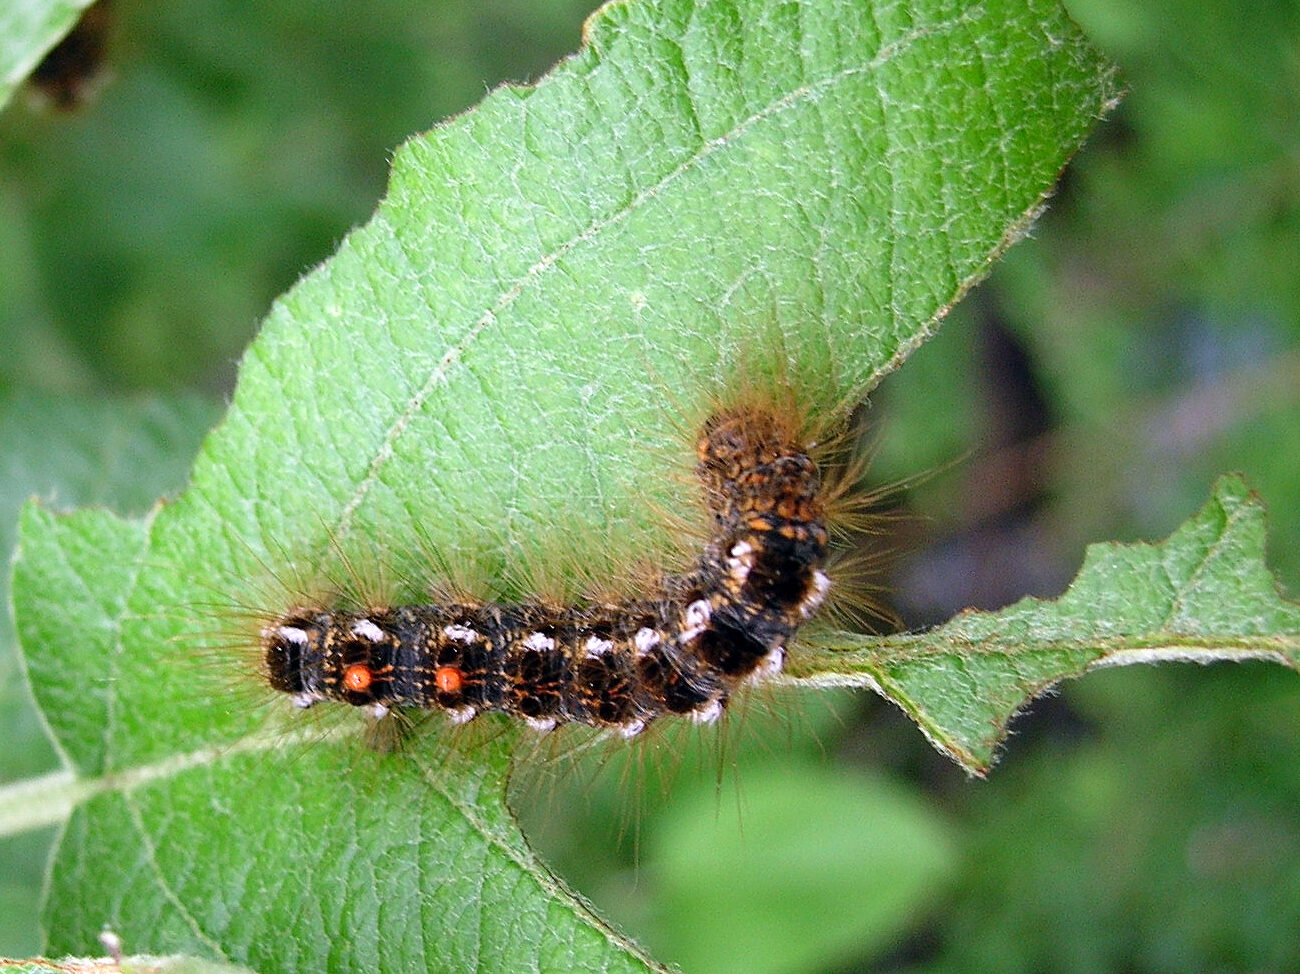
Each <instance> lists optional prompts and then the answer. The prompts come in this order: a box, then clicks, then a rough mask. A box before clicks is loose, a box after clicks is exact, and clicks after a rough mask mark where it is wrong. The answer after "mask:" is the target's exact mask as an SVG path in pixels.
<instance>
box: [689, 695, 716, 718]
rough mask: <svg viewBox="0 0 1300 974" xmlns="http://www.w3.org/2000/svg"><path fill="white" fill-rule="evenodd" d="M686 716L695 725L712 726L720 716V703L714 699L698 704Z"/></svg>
mask: <svg viewBox="0 0 1300 974" xmlns="http://www.w3.org/2000/svg"><path fill="white" fill-rule="evenodd" d="M687 716H688V717H690V718H691V720H693V721H694V722H695V723H697V724H712V723H713V722H714V721H716V720H717V719H718V718H719V717H721V716H722V701H721V700H720V699H718V698H716V697H715V698H714V699H713V700H709V701H708V702H706V703H702V704H700V705H699V706H698V707H696V708H695V709H694V710H692V711H691V712H690V713H689V714H687Z"/></svg>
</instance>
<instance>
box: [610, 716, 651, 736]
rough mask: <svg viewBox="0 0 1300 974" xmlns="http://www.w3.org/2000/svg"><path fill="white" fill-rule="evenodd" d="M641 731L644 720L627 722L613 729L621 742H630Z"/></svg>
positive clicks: (643, 727) (643, 728)
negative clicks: (621, 739)
mask: <svg viewBox="0 0 1300 974" xmlns="http://www.w3.org/2000/svg"><path fill="white" fill-rule="evenodd" d="M643 730H645V721H644V720H629V721H628V722H627V723H625V724H618V725H617V726H616V727H615V728H614V731H615V732H616V733H617V734H618V736H619V737H621V738H623V740H625V741H630V740H631V739H632V738H634V737H636V736H637V735H638V734H640V733H641V732H642V731H643Z"/></svg>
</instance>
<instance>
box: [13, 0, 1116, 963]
mask: <svg viewBox="0 0 1300 974" xmlns="http://www.w3.org/2000/svg"><path fill="white" fill-rule="evenodd" d="M1114 97H1115V89H1114V82H1113V79H1112V78H1111V75H1110V73H1109V70H1108V68H1107V66H1106V65H1105V64H1104V63H1103V62H1102V61H1101V59H1100V58H1099V57H1098V56H1097V55H1096V54H1095V53H1094V52H1092V51H1091V50H1090V49H1089V48H1088V47H1087V45H1086V44H1085V43H1084V42H1083V40H1082V38H1081V37H1080V36H1079V34H1078V32H1077V30H1076V29H1075V28H1074V27H1073V26H1072V25H1071V24H1070V23H1069V21H1068V19H1066V18H1065V16H1064V15H1063V13H1062V12H1061V10H1060V8H1059V7H1058V6H1057V5H1056V4H1055V3H1048V2H1045V0H1018V2H1016V0H992V2H989V3H985V4H980V5H970V4H966V3H960V2H943V0H925V2H920V3H916V4H911V5H908V6H907V7H906V8H903V7H898V6H894V5H888V4H879V5H876V4H873V3H870V2H868V0H817V2H814V0H804V2H801V3H799V2H796V3H791V2H777V0H767V2H753V3H746V4H732V3H723V2H714V3H692V2H688V0H660V2H638V0H632V2H625V3H615V4H611V5H609V6H607V7H605V8H603V10H602V11H601V12H600V13H599V14H597V15H596V17H594V18H593V20H592V21H591V22H590V23H589V24H588V28H587V33H586V44H585V46H584V48H583V49H582V51H581V52H580V53H579V54H577V55H576V56H575V57H574V58H572V59H571V60H569V61H567V62H565V63H564V64H562V65H561V66H560V67H559V68H557V69H556V70H555V71H554V72H553V73H552V74H551V75H549V76H548V77H547V78H545V79H544V80H543V81H542V82H540V83H539V84H538V85H537V86H536V87H534V88H528V89H523V88H502V89H500V90H498V91H496V92H495V93H493V94H492V95H491V96H489V97H488V98H487V99H486V100H485V101H484V102H483V103H482V105H480V106H479V107H478V108H477V109H476V110H474V111H472V112H470V113H467V114H466V115H463V116H461V117H460V118H458V119H455V120H454V121H452V122H450V123H448V124H446V125H444V126H441V127H439V128H437V129H435V130H433V131H432V132H430V133H428V134H427V135H424V136H421V137H419V138H416V139H414V140H412V141H411V142H410V143H408V144H407V145H406V146H405V147H403V148H402V149H401V150H400V151H399V153H398V154H397V157H396V158H395V160H394V165H393V174H392V181H391V185H390V189H389V193H388V196H387V198H386V199H385V201H384V202H383V204H382V205H381V206H380V208H379V210H378V211H377V212H376V214H375V216H374V218H373V219H372V220H371V221H370V222H369V223H368V224H367V225H366V226H364V227H362V228H360V229H359V230H357V231H355V232H354V233H353V234H351V235H350V236H349V237H348V239H347V240H346V241H345V242H344V243H343V245H342V246H341V247H340V249H339V252H338V253H337V255H336V256H335V257H333V258H332V259H331V260H330V261H329V262H327V263H326V264H325V265H323V266H322V267H320V268H318V269H317V270H316V271H315V272H313V273H312V274H310V275H309V276H308V277H306V278H305V279H304V280H303V281H302V282H301V283H300V284H299V285H298V286H297V287H295V288H294V289H293V290H292V291H290V292H289V293H288V294H287V295H285V296H284V298H283V299H282V300H281V301H280V302H279V303H278V304H277V306H276V308H275V309H274V310H273V311H272V313H271V315H270V316H269V317H268V319H267V321H266V323H265V326H264V328H263V331H262V333H261V335H260V337H259V338H258V340H257V342H256V343H255V344H254V345H253V347H252V348H251V349H250V350H249V353H248V355H247V357H246V358H245V360H244V362H243V365H242V367H241V371H240V383H239V388H238V390H237V392H236V395H235V398H234V402H233V404H232V406H231V409H230V412H229V414H228V416H227V418H226V420H225V422H224V424H223V425H222V426H221V427H220V429H219V430H218V431H217V432H216V433H215V434H214V435H213V436H212V437H211V439H210V440H209V441H208V442H207V444H206V445H205V447H204V449H203V451H202V453H201V455H200V458H199V461H198V463H197V464H196V466H195V469H194V474H193V479H192V484H191V488H190V489H189V490H188V491H187V492H186V493H185V494H184V495H183V496H182V497H181V498H180V499H178V500H177V501H176V502H175V503H174V504H172V505H169V506H167V507H165V508H163V509H161V510H160V511H158V513H157V514H156V516H154V517H153V518H152V520H150V521H147V522H142V523H127V522H120V521H115V520H113V519H111V518H108V517H99V516H95V515H84V516H78V517H75V518H72V519H69V520H67V521H62V522H59V521H57V520H56V519H54V518H52V517H50V516H49V515H47V514H45V513H44V512H41V511H39V510H36V509H33V510H31V511H29V512H28V514H27V516H26V519H25V523H24V532H23V540H22V546H23V547H22V553H21V556H20V558H19V560H18V562H17V564H16V569H15V582H14V584H15V589H14V592H15V600H16V604H17V605H18V606H19V607H20V608H19V620H18V621H19V628H20V632H21V635H22V639H23V643H24V646H25V647H26V650H27V653H28V665H29V669H30V673H31V679H32V685H33V689H34V692H35V694H36V696H37V698H38V700H39V701H40V702H41V703H42V706H43V707H44V710H45V714H46V717H47V720H48V722H49V725H50V728H51V731H52V733H53V734H54V736H55V738H56V739H57V741H58V743H59V746H60V747H61V749H62V751H63V753H64V754H65V755H66V756H67V760H68V762H69V766H70V767H71V769H72V770H73V771H74V772H75V775H76V780H77V782H79V783H80V786H81V788H82V789H83V790H82V792H80V793H79V798H81V799H83V800H82V802H81V804H80V805H79V807H78V808H77V809H76V811H75V812H74V813H73V815H72V817H71V820H70V821H69V822H68V825H67V828H66V830H65V833H64V836H63V840H62V843H61V845H60V847H59V849H58V852H57V855H56V857H55V861H54V864H53V869H52V873H51V885H50V892H49V900H48V905H47V909H46V925H47V927H48V928H49V929H50V931H51V944H52V945H53V946H54V947H55V948H56V949H59V950H70V951H71V950H78V949H82V950H84V949H85V945H86V944H87V943H88V942H89V941H90V940H91V939H92V938H93V937H94V936H95V934H96V933H97V932H98V930H99V929H100V927H101V926H102V925H103V924H104V923H109V924H110V925H111V926H112V927H113V928H114V929H115V930H117V931H118V932H120V933H121V934H122V935H123V936H124V937H125V938H127V939H128V942H131V943H133V944H135V943H138V944H141V945H147V946H148V947H150V948H151V949H166V950H185V951H187V952H191V951H192V952H196V953H201V954H204V955H210V956H214V957H219V958H223V959H231V960H235V961H237V962H240V963H248V964H251V965H252V966H254V967H257V968H258V969H268V970H269V969H275V970H311V971H319V970H326V969H328V970H367V971H373V970H389V969H402V970H408V969H416V968H423V969H437V970H477V971H494V970H508V971H517V970H578V969H581V970H601V971H608V970H645V969H648V968H654V967H655V965H654V964H653V962H652V961H650V960H649V959H647V958H646V957H644V956H643V955H642V954H641V953H640V952H639V951H638V950H637V949H636V948H635V947H634V946H633V945H631V944H630V943H628V942H627V941H626V940H625V939H623V938H622V937H621V936H619V935H618V934H616V933H615V932H613V931H612V930H610V929H609V928H608V927H607V926H606V925H605V924H604V923H603V922H602V921H600V920H599V919H598V918H597V917H595V916H594V915H593V914H592V912H591V911H590V910H589V909H588V908H587V907H586V906H585V905H584V904H583V903H582V901H581V900H580V899H578V898H577V897H575V896H574V895H573V894H572V893H571V892H569V891H568V890H567V889H565V888H564V886H563V885H562V884H561V883H559V882H558V881H557V880H556V879H554V878H553V877H552V876H550V875H549V874H548V872H547V871H546V870H545V868H544V867H543V866H542V864H541V863H539V862H538V861H537V859H536V857H535V856H534V855H533V853H532V852H531V850H530V849H529V848H528V846H527V844H526V843H525V841H524V839H523V837H522V835H520V833H519V832H518V829H517V828H516V826H515V824H514V821H513V818H512V816H511V815H510V813H509V811H508V810H507V808H506V805H505V802H504V794H505V782H506V777H507V772H508V768H509V764H510V749H511V743H512V740H511V737H510V735H508V734H503V735H501V736H500V737H499V738H498V739H496V740H493V741H489V742H487V743H483V744H481V745H479V746H478V747H475V748H473V749H471V750H469V751H468V752H465V751H460V752H452V753H449V754H448V753H443V751H444V750H445V748H443V747H442V746H441V744H440V742H439V741H438V740H437V739H434V740H431V741H429V742H426V743H424V744H423V745H422V748H423V749H422V750H421V751H420V752H419V753H417V754H416V755H414V759H412V756H411V755H407V754H404V753H400V754H396V755H391V756H388V757H387V758H381V757H371V758H366V757H365V756H360V757H359V756H358V753H357V750H356V747H355V743H354V742H353V740H352V739H353V738H355V737H356V734H355V733H351V732H350V731H351V729H352V728H351V727H350V726H349V727H346V728H344V730H345V733H344V734H335V733H333V732H332V731H330V730H329V729H328V728H322V727H321V725H319V724H316V725H311V724H310V723H308V724H307V725H306V729H305V730H302V729H301V726H302V725H300V729H299V730H298V731H297V734H296V737H295V736H294V735H293V734H290V735H289V736H288V737H286V734H285V733H284V732H283V731H279V730H277V729H276V728H275V727H274V726H273V725H272V724H270V723H269V722H268V719H267V716H266V714H265V712H264V709H262V708H258V707H255V706H252V705H250V703H249V701H248V699H247V697H248V695H247V694H243V695H241V694H238V693H216V692H214V689H213V686H212V684H211V683H210V682H205V681H204V680H202V679H200V678H199V677H198V676H197V675H196V667H194V666H193V665H190V663H189V660H190V659H191V658H192V655H193V648H194V646H195V645H196V643H201V642H203V641H204V640H205V639H206V640H209V641H210V640H211V638H212V635H213V633H212V630H213V628H214V621H213V606H214V605H221V604H224V605H225V606H226V609H227V612H228V613H232V614H235V615H239V614H241V613H246V612H247V610H250V609H251V610H254V611H256V610H260V611H262V612H263V613H273V612H275V611H277V610H283V609H284V608H285V607H286V605H287V602H286V600H289V599H292V598H294V597H295V596H296V597H301V594H300V593H298V592H297V591H296V590H297V589H299V588H302V587H310V585H311V584H312V583H313V582H314V583H316V584H320V580H321V577H322V576H324V577H325V578H326V579H328V578H329V577H330V576H331V575H332V576H334V577H335V578H336V579H337V578H338V577H339V576H342V577H343V579H344V580H347V579H348V575H349V574H350V573H356V574H360V575H365V574H367V573H369V572H370V569H369V568H368V567H367V566H371V565H374V564H376V563H379V564H382V566H383V568H384V574H385V575H386V576H387V577H389V578H412V579H416V580H418V581H420V582H425V581H429V580H431V576H435V577H436V575H437V570H436V569H438V568H445V569H447V570H449V571H451V572H452V573H453V575H454V579H453V580H456V581H462V582H463V581H465V580H467V579H468V580H472V581H473V582H475V583H476V584H477V585H478V586H480V587H481V590H484V591H487V592H499V593H502V594H503V595H506V596H510V595H517V594H518V593H519V591H520V590H521V589H522V588H525V587H532V586H535V585H543V586H547V587H548V591H552V592H559V593H562V594H563V593H566V592H576V591H579V590H581V588H582V586H583V585H584V584H586V583H587V581H588V580H591V579H605V578H620V577H625V576H626V574H627V571H628V569H627V566H628V565H631V564H635V563H640V562H644V561H646V560H649V561H652V562H654V561H662V560H665V559H669V558H671V557H672V555H673V553H674V552H675V551H676V550H677V547H676V542H675V541H674V538H673V533H672V531H671V530H670V528H669V527H668V526H667V525H666V524H665V523H664V522H665V520H666V519H665V518H664V517H662V515H661V514H660V513H658V512H662V511H665V510H673V509H679V508H680V506H681V502H680V497H679V495H680V493H681V486H680V476H679V471H685V472H687V475H688V476H689V470H690V468H691V459H690V444H688V443H684V442H683V439H684V438H683V436H682V432H681V431H682V428H683V426H684V424H688V423H689V422H690V421H691V418H692V416H693V414H694V413H695V412H698V411H699V410H700V409H701V408H704V407H705V406H707V403H708V402H710V401H711V397H713V396H716V395H717V394H719V392H720V391H721V390H724V389H726V388H727V387H728V386H729V385H730V384H732V383H735V382H736V381H737V380H738V377H739V378H749V379H752V380H756V381H760V382H761V381H763V379H764V378H765V377H767V378H771V377H773V376H777V377H780V378H781V379H782V380H783V381H786V382H788V383H789V384H790V385H791V386H792V387H794V388H795V389H796V390H799V393H800V397H801V399H804V400H806V402H804V404H803V405H804V406H805V408H807V409H809V410H810V411H811V412H813V413H814V414H816V415H825V416H826V417H828V419H829V418H834V416H836V415H842V414H843V412H844V411H846V410H847V408H848V407H850V406H851V405H852V404H853V403H855V402H856V401H858V400H860V399H861V397H862V396H864V395H865V394H866V393H867V392H868V391H869V390H870V389H871V388H872V387H873V386H874V384H875V383H876V382H877V381H878V380H879V379H880V378H881V377H882V376H883V375H884V374H886V373H887V372H888V371H890V370H891V369H893V368H895V367H896V366H897V365H898V364H899V363H900V362H901V361H902V360H903V359H904V358H905V357H906V355H907V354H908V353H909V352H910V351H911V350H912V349H913V348H915V347H916V346H917V345H918V344H919V343H920V342H921V341H923V340H924V339H925V338H926V337H927V336H928V335H929V334H930V333H931V332H932V331H933V329H934V327H935V326H936V325H937V323H938V321H939V320H940V319H941V318H942V317H943V315H944V314H945V313H946V312H947V310H948V309H949V308H950V307H951V305H952V304H953V302H955V301H956V300H957V299H958V298H959V297H960V295H961V294H962V293H964V291H965V290H966V289H968V288H969V287H970V286H971V285H972V284H973V283H974V282H975V281H976V280H978V279H979V278H980V277H981V276H982V275H983V274H984V273H985V272H986V271H987V269H988V267H989V266H990V264H991V263H992V261H993V260H994V259H995V258H996V256H997V255H998V254H999V253H1001V251H1002V250H1003V249H1005V247H1007V246H1008V245H1009V244H1010V243H1011V242H1013V241H1014V240H1016V239H1018V238H1019V237H1020V236H1021V235H1023V234H1024V232H1025V231H1026V229H1027V227H1028V225H1029V223H1030V221H1031V220H1032V218H1033V216H1034V215H1035V214H1036V213H1037V212H1038V210H1039V208H1040V207H1041V206H1042V202H1043V199H1044V197H1045V194H1046V193H1047V192H1048V191H1049V190H1050V187H1051V185H1052V183H1053V182H1054V180H1055V178H1056V176H1057V174H1058V173H1059V171H1060V169H1061V167H1062V166H1063V165H1064V163H1065V161H1066V159H1067V158H1068V156H1069V155H1070V153H1071V152H1073V151H1074V149H1075V148H1076V147H1077V146H1078V145H1079V143H1080V141H1081V140H1082V139H1083V137H1084V135H1085V134H1086V132H1087V131H1088V129H1089V127H1090V126H1091V125H1092V124H1093V122H1094V120H1095V119H1096V118H1097V117H1098V116H1099V115H1100V114H1101V113H1102V112H1103V111H1104V110H1105V108H1106V107H1107V106H1108V105H1109V104H1110V103H1111V101H1112V100H1113V99H1114ZM687 428H689V426H688V427H687ZM97 553H98V554H97ZM431 553H432V554H434V555H435V556H436V557H437V559H438V564H437V566H436V568H434V569H431V567H430V566H429V564H427V563H426V562H427V560H428V559H429V557H430V554H431ZM371 584H372V585H373V581H371ZM394 588H396V589H399V590H400V589H401V588H402V586H401V585H390V586H389V587H388V590H387V591H386V592H385V593H384V594H386V595H388V596H391V597H402V596H405V597H416V596H417V595H418V593H419V591H420V589H421V588H422V586H421V585H420V584H414V585H410V586H407V587H406V588H407V590H406V591H405V592H401V591H399V592H397V593H394V592H393V589H394ZM277 599H278V600H279V601H277ZM218 641H220V640H218ZM227 655H228V660H229V661H228V662H227V663H226V668H227V669H231V668H234V663H237V661H238V659H239V657H238V656H231V655H229V654H227ZM247 669H248V670H249V675H248V676H247V678H246V679H247V680H248V682H249V684H250V686H251V685H252V684H253V683H254V682H255V680H256V670H257V667H256V664H255V663H251V662H250V664H249V665H248V667H247ZM263 689H264V688H263ZM253 692H256V688H255V687H254V688H253ZM303 738H310V739H311V740H310V742H309V743H310V744H311V745H312V746H310V747H309V746H306V744H305V743H296V741H297V742H300V741H302V739H303ZM424 749H427V750H424ZM86 795H89V796H90V797H88V798H86V797H85V796H86Z"/></svg>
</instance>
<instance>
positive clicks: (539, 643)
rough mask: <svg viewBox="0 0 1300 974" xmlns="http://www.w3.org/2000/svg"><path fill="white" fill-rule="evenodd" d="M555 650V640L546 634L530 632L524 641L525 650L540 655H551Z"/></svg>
mask: <svg viewBox="0 0 1300 974" xmlns="http://www.w3.org/2000/svg"><path fill="white" fill-rule="evenodd" d="M554 648H555V640H554V639H552V638H551V637H550V636H548V635H546V633H544V632H530V633H529V634H528V638H527V639H525V640H524V649H531V650H533V651H534V652H538V653H549V652H550V651H551V650H553V649H554Z"/></svg>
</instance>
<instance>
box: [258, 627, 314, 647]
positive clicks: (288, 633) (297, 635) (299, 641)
mask: <svg viewBox="0 0 1300 974" xmlns="http://www.w3.org/2000/svg"><path fill="white" fill-rule="evenodd" d="M277 637H278V638H280V639H283V640H284V641H285V642H286V643H293V644H294V645H295V646H306V645H307V631H306V630H305V629H299V628H298V627H297V626H270V627H268V628H266V629H263V630H262V638H263V639H265V640H268V641H273V640H275V639H276V638H277Z"/></svg>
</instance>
